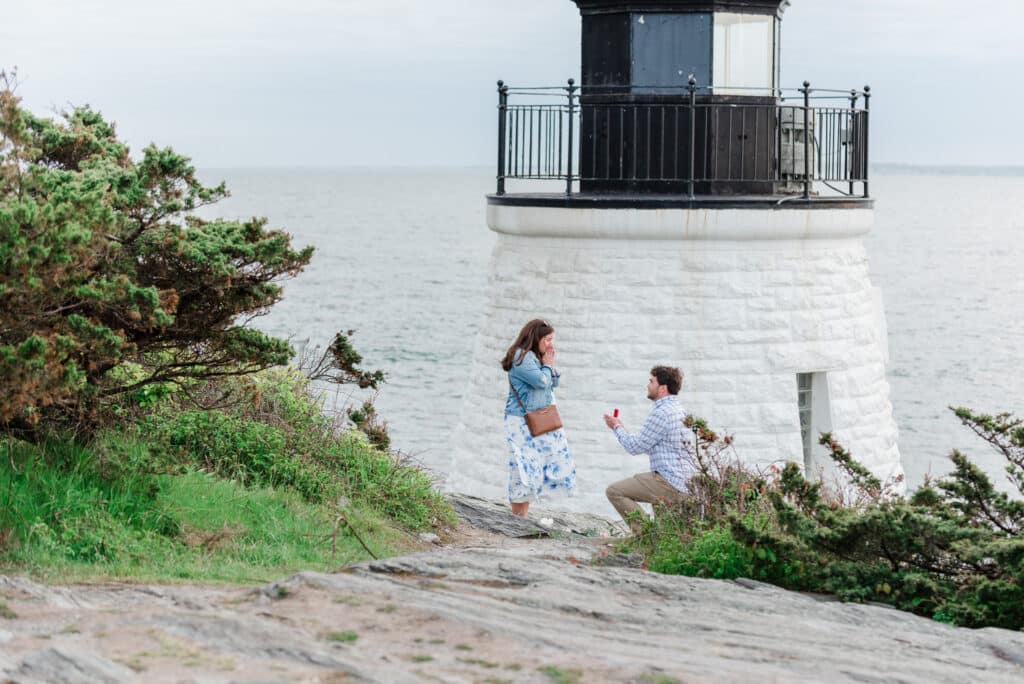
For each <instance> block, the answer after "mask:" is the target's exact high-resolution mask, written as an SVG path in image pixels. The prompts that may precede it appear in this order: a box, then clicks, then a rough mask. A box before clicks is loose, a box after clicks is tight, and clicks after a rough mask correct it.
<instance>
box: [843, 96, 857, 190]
mask: <svg viewBox="0 0 1024 684" xmlns="http://www.w3.org/2000/svg"><path fill="white" fill-rule="evenodd" d="M858 97H859V95H858V93H857V91H856V90H850V125H849V126H847V128H846V142H845V143H843V144H844V146H845V147H846V152H845V154H844V155H843V166H844V167H845V169H846V177H847V178H848V179H849V181H850V197H853V182H854V181H853V160H854V159H855V157H854V156H853V155H854V153H855V152H856V150H857V144H856V143H855V141H854V136H853V133H854V131H856V130H857V98H858Z"/></svg>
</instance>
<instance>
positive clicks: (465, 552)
mask: <svg viewBox="0 0 1024 684" xmlns="http://www.w3.org/2000/svg"><path fill="white" fill-rule="evenodd" d="M466 505H467V507H468V508H470V509H475V510H476V511H477V514H474V513H473V512H472V511H469V512H468V513H467V512H466V511H462V512H463V514H465V515H466V516H467V517H468V518H471V519H473V520H474V525H476V526H475V527H474V526H470V525H464V526H463V527H461V528H460V529H459V530H458V531H457V533H456V534H455V535H454V536H453V538H452V539H451V540H448V542H447V543H446V544H445V545H444V546H443V547H442V546H437V545H431V546H430V548H425V549H424V551H423V552H421V553H416V554H412V555H407V556H402V557H399V558H394V559H387V560H383V561H376V562H366V563H360V564H357V565H354V566H351V567H349V568H347V569H345V570H344V571H342V572H339V573H333V574H321V573H300V574H298V575H294V576H292V577H289V578H286V579H283V580H281V581H280V582H277V583H274V584H271V585H267V586H262V587H256V588H252V587H248V588H224V587H201V586H192V585H186V586H149V585H123V584H116V585H114V584H111V585H74V586H63V587H44V586H40V585H36V584H33V583H31V582H27V581H24V580H21V579H18V578H10V577H6V578H5V577H0V596H2V597H3V600H4V601H5V602H6V604H7V606H8V607H9V609H10V610H11V611H12V612H13V613H14V614H15V615H16V617H13V618H8V619H3V620H0V681H3V677H7V678H9V680H11V681H17V682H121V681H129V682H131V681H139V682H350V681H351V682H357V681H373V682H481V683H482V682H638V683H639V682H646V683H652V682H654V683H661V684H668V683H669V682H704V681H730V682H731V681H751V682H752V681H757V682H765V681H769V682H771V681H779V682H793V681H807V682H812V681H813V682H820V681H823V680H826V679H828V680H835V681H895V680H899V681H907V682H942V681H949V682H954V681H958V682H959V681H986V682H1003V681H1005V682H1011V681H1013V682H1018V681H1021V680H1022V677H1024V635H1022V634H1019V633H1013V632H1006V631H1003V630H978V631H969V630H957V629H954V628H951V627H948V626H945V625H941V624H938V623H935V622H932V621H929V620H923V619H920V618H916V617H914V616H911V615H907V614H905V613H899V612H897V611H894V610H890V609H886V608H878V607H870V606H857V605H843V604H839V603H835V602H822V601H818V600H815V599H813V598H810V597H806V596H801V595H798V594H793V593H790V592H785V591H782V590H779V589H775V588H773V587H768V586H766V585H762V584H758V583H756V582H743V581H740V582H724V581H722V582H717V581H710V580H698V579H691V578H683V577H666V576H661V575H656V574H653V573H648V572H645V571H643V570H639V569H636V568H631V567H617V566H615V565H614V563H616V562H619V561H627V562H628V561H629V559H621V558H617V557H614V556H613V555H610V554H609V552H608V546H606V540H602V539H601V538H600V536H597V537H589V538H588V537H583V536H580V535H575V534H572V533H571V532H569V531H568V530H571V529H577V531H581V530H580V527H581V526H587V525H590V527H589V528H588V529H587V531H588V533H590V534H597V535H600V534H601V533H602V532H607V531H609V530H611V529H612V528H610V527H606V528H603V529H602V528H601V526H602V525H606V523H603V522H602V521H600V520H599V519H597V520H590V521H587V520H582V521H581V520H579V519H576V520H565V519H561V518H557V519H555V520H553V522H552V525H551V526H550V528H542V527H540V526H538V525H535V524H528V525H525V526H524V525H522V523H520V522H519V521H515V520H509V519H508V518H507V516H504V513H503V510H502V509H501V508H500V507H492V508H490V509H489V508H488V506H487V505H486V504H477V503H474V502H472V501H469V503H468V504H466ZM538 517H540V516H538ZM552 517H553V518H556V516H554V515H552ZM545 522H546V521H545ZM488 528H489V529H491V530H494V529H501V530H503V533H495V532H493V531H488ZM548 529H553V530H555V533H554V536H548V537H544V538H535V537H534V538H530V537H523V536H509V535H530V534H540V533H544V532H546V531H547V530H548ZM609 563H612V564H609Z"/></svg>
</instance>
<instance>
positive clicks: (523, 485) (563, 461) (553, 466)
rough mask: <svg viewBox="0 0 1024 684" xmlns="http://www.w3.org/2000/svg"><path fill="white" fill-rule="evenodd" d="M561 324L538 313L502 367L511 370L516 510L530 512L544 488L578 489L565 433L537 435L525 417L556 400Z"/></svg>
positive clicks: (508, 427) (509, 432) (509, 426)
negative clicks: (556, 325)
mask: <svg viewBox="0 0 1024 684" xmlns="http://www.w3.org/2000/svg"><path fill="white" fill-rule="evenodd" d="M554 340H555V329H554V328H552V327H551V325H550V324H549V323H548V322H546V321H543V320H540V319H535V320H532V321H530V322H529V323H527V324H526V325H524V326H523V329H522V330H520V331H519V336H518V337H516V341H515V342H513V343H512V346H511V347H509V348H508V351H507V352H505V358H503V359H502V360H501V367H502V368H504V369H505V371H506V372H508V384H509V389H508V401H506V402H505V439H506V441H507V442H508V447H509V460H508V500H509V503H510V504H512V514H513V515H518V516H522V517H524V518H525V517H526V513H527V511H529V509H530V501H531V500H532V499H535V498H539V497H540V494H541V492H545V491H548V492H551V491H562V492H564V493H565V494H566V495H568V496H572V494H573V493H574V491H575V489H576V465H575V464H574V463H573V460H572V454H571V453H569V445H568V443H567V442H566V440H565V433H564V432H563V431H562V430H561V429H558V430H554V431H552V432H548V433H545V434H543V435H538V436H537V437H534V436H533V435H531V434H530V430H529V428H527V426H526V419H525V418H524V417H523V416H525V415H526V414H527V413H528V412H530V411H536V410H537V409H541V408H544V407H545V406H548V405H550V404H552V403H554V396H553V394H552V390H553V389H554V388H555V387H558V379H559V377H560V374H559V373H558V371H557V370H555V341H554Z"/></svg>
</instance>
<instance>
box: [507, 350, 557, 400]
mask: <svg viewBox="0 0 1024 684" xmlns="http://www.w3.org/2000/svg"><path fill="white" fill-rule="evenodd" d="M517 364H518V365H517ZM559 377H560V376H559V375H556V374H555V371H554V369H553V368H551V366H542V365H541V363H540V360H538V359H537V355H536V354H534V353H533V352H532V351H527V352H525V354H524V353H523V352H518V353H517V354H516V357H515V361H513V362H512V370H510V371H509V372H508V379H509V382H510V383H512V387H514V388H515V391H516V392H518V393H519V398H520V399H521V400H522V402H523V406H525V407H526V411H523V408H522V407H521V406H519V402H518V401H516V395H515V394H513V393H512V387H510V388H509V390H508V401H506V402H505V415H506V416H522V415H524V414H525V413H527V412H529V411H536V410H537V409H539V408H544V407H545V406H547V405H549V404H551V403H552V401H553V397H552V393H551V390H553V389H554V388H556V387H558V378H559Z"/></svg>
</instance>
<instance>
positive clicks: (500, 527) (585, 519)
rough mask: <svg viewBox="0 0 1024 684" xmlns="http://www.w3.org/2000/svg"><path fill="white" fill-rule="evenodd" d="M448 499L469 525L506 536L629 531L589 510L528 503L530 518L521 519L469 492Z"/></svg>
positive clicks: (620, 533)
mask: <svg viewBox="0 0 1024 684" xmlns="http://www.w3.org/2000/svg"><path fill="white" fill-rule="evenodd" d="M449 501H450V503H451V505H452V508H454V509H455V512H456V513H458V515H459V517H460V518H462V519H463V520H465V521H466V522H467V523H468V524H470V525H472V526H473V527H477V528H480V529H485V530H488V531H490V532H494V533H496V534H501V535H504V536H506V537H513V538H522V537H546V536H551V535H552V533H561V534H575V535H581V536H587V537H601V536H613V537H619V536H623V535H626V534H628V533H629V529H628V528H627V527H626V526H625V525H624V524H623V523H622V522H621V521H612V520H608V519H607V518H604V517H601V516H599V515H593V514H591V513H573V512H569V511H557V510H553V509H549V508H544V507H542V506H536V505H534V506H530V515H529V517H528V518H521V517H519V516H515V515H512V512H511V510H510V509H509V506H508V503H505V502H498V501H492V500H490V499H483V498H481V497H478V496H473V495H471V494H450V495H449ZM541 519H545V521H546V520H548V519H550V521H551V524H550V525H542V524H540V520H541Z"/></svg>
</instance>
